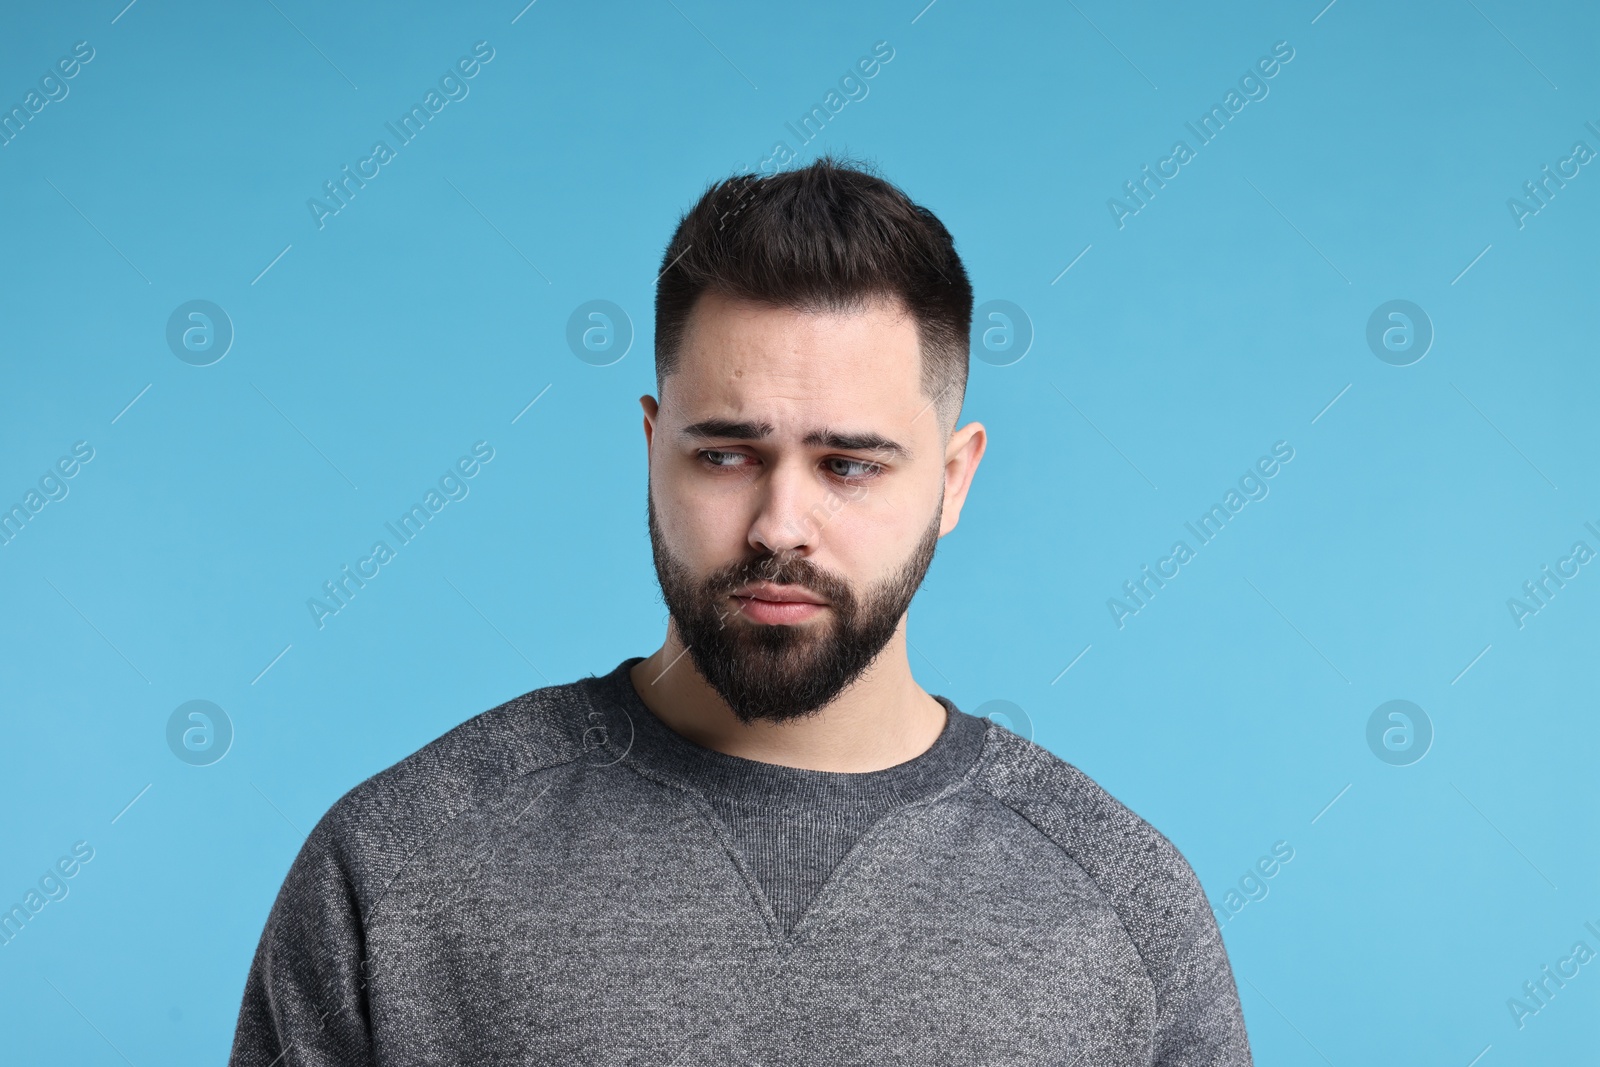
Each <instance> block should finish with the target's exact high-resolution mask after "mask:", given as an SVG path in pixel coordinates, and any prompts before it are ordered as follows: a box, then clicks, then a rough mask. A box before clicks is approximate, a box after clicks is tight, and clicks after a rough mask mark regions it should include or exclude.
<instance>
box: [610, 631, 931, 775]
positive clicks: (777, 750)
mask: <svg viewBox="0 0 1600 1067" xmlns="http://www.w3.org/2000/svg"><path fill="white" fill-rule="evenodd" d="M630 676H631V677H632V680H633V687H634V689H636V690H637V691H638V693H639V698H640V699H641V700H642V701H644V705H645V707H647V708H649V709H650V710H651V711H652V712H654V713H655V716H656V718H658V719H660V720H661V721H662V722H664V723H665V724H666V725H667V726H668V727H670V728H671V729H672V730H673V731H674V732H675V733H677V734H679V735H681V736H683V737H686V738H688V739H689V740H690V741H693V742H694V743H695V744H697V745H700V746H702V747H704V748H709V749H714V750H716V751H718V752H723V753H726V754H728V755H730V756H740V757H742V758H744V759H750V760H757V761H759V762H762V763H776V764H780V765H782V766H785V767H796V768H800V769H804V770H814V771H843V772H848V773H860V772H864V771H878V770H883V769H884V768H886V767H893V766H895V765H897V764H900V763H904V762H906V761H907V760H910V759H915V758H916V757H917V756H920V755H921V754H922V753H924V752H926V751H927V750H928V749H929V748H931V747H932V746H933V743H934V741H936V740H937V739H938V737H939V734H940V733H941V732H942V731H943V730H944V727H945V717H946V712H945V709H944V706H943V705H942V704H940V703H939V702H938V701H937V700H934V699H933V697H931V696H929V695H928V693H927V692H926V691H925V690H924V689H923V688H922V687H921V686H919V685H918V684H917V683H916V680H915V679H913V678H912V677H911V664H910V662H909V661H908V660H907V658H906V635H905V619H904V618H902V619H901V620H900V627H899V628H898V629H897V630H896V631H895V634H894V637H892V638H891V639H890V640H889V643H888V644H887V645H885V646H884V648H883V651H882V652H881V653H880V654H879V655H878V657H877V659H876V660H874V661H873V663H872V666H870V667H868V668H867V670H866V671H864V672H863V673H862V674H861V676H860V677H859V678H857V679H856V681H855V682H854V683H853V684H852V685H850V686H849V687H848V688H846V689H845V691H844V692H842V693H840V694H839V695H838V696H837V697H835V698H834V700H833V701H832V703H829V704H826V705H824V706H823V707H822V708H820V709H818V710H817V711H816V712H814V713H812V714H810V715H806V716H802V717H801V718H798V719H791V720H789V721H787V722H767V721H763V720H759V719H758V720H756V721H755V722H752V723H750V724H748V725H746V724H745V723H744V722H742V721H741V720H740V719H739V717H738V716H737V715H735V714H734V713H733V709H731V708H729V707H728V705H727V702H726V701H724V700H723V699H722V697H721V696H720V695H719V694H718V693H717V691H716V690H714V689H712V688H711V686H710V685H709V684H708V683H707V682H706V680H705V679H704V678H702V677H701V676H700V672H699V671H697V670H696V669H695V667H694V661H693V660H692V659H691V658H690V657H689V655H688V654H687V652H686V650H685V649H684V646H683V644H682V642H681V640H680V639H679V637H678V633H677V628H676V627H674V626H672V625H671V624H670V623H669V625H668V627H667V637H666V640H665V641H664V642H663V643H662V645H661V647H660V648H659V649H657V650H656V651H655V652H654V653H653V654H651V655H650V656H647V657H646V658H645V659H643V660H641V661H640V662H638V663H636V664H634V665H633V668H632V670H631V671H630Z"/></svg>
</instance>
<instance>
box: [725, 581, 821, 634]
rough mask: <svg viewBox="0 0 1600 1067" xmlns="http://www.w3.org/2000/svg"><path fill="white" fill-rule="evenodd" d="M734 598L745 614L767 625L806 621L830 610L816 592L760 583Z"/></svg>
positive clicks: (799, 587) (736, 594)
mask: <svg viewBox="0 0 1600 1067" xmlns="http://www.w3.org/2000/svg"><path fill="white" fill-rule="evenodd" d="M732 596H733V599H734V600H735V601H737V602H738V605H739V611H740V613H741V614H742V615H744V616H745V617H746V618H748V619H751V620H752V621H754V622H760V623H767V624H785V623H796V622H803V621H805V620H806V619H810V618H812V617H814V616H817V615H820V614H822V612H824V611H826V610H827V607H828V606H827V604H825V603H824V602H823V601H822V599H821V598H820V597H818V596H817V595H816V594H815V593H812V592H811V591H810V590H808V589H805V588H803V587H801V586H797V585H774V584H772V583H770V582H761V583H757V584H754V585H747V586H745V587H744V588H743V589H740V590H739V591H738V592H736V593H734V594H732Z"/></svg>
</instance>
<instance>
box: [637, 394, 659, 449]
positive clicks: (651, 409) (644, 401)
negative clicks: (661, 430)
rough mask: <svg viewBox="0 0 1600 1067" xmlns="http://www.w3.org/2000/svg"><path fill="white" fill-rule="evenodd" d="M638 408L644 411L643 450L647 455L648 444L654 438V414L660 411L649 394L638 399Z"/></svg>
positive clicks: (654, 399)
mask: <svg viewBox="0 0 1600 1067" xmlns="http://www.w3.org/2000/svg"><path fill="white" fill-rule="evenodd" d="M639 406H640V407H641V408H643V409H644V450H645V452H646V454H648V453H649V451H650V442H651V440H653V439H654V437H655V431H656V412H657V411H659V410H660V407H659V405H657V404H656V398H655V397H653V396H651V395H650V394H649V393H646V394H645V395H644V396H641V397H640V398H639Z"/></svg>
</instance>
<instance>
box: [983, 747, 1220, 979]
mask: <svg viewBox="0 0 1600 1067" xmlns="http://www.w3.org/2000/svg"><path fill="white" fill-rule="evenodd" d="M990 745H991V746H992V749H991V751H990V752H989V753H987V754H986V758H985V759H984V761H983V765H982V767H981V769H980V771H979V773H978V774H977V775H976V776H975V778H974V780H973V783H972V784H973V785H974V787H976V788H978V789H980V790H982V791H984V792H986V793H988V794H989V795H990V796H992V797H993V798H994V799H995V800H996V801H998V802H999V803H1000V804H1002V805H1004V806H1005V807H1007V808H1010V809H1011V810H1012V811H1013V812H1015V813H1016V814H1017V815H1018V816H1020V817H1021V818H1023V819H1025V820H1026V821H1027V822H1028V823H1030V824H1031V825H1033V827H1034V828H1035V829H1037V830H1038V831H1039V833H1040V834H1041V835H1043V836H1044V837H1045V838H1047V839H1048V840H1049V841H1050V842H1052V843H1053V844H1054V845H1055V846H1056V847H1057V848H1059V849H1061V850H1062V851H1063V852H1065V853H1066V854H1067V855H1068V856H1070V857H1071V859H1072V860H1073V862H1075V863H1076V864H1077V865H1078V866H1079V867H1081V868H1083V870H1084V871H1085V873H1087V874H1088V875H1089V877H1090V878H1091V879H1093V881H1094V882H1095V884H1096V885H1097V886H1098V887H1099V889H1100V891H1101V892H1102V893H1103V894H1104V895H1105V897H1106V901H1107V903H1108V904H1109V905H1110V906H1111V907H1112V908H1114V909H1115V910H1116V912H1117V915H1118V918H1119V919H1120V920H1121V922H1122V925H1123V927H1124V928H1125V929H1126V930H1127V932H1128V935H1129V937H1130V938H1131V939H1132V940H1133V941H1134V943H1135V944H1136V945H1137V946H1138V947H1139V950H1140V953H1141V954H1142V955H1144V956H1145V958H1146V961H1147V962H1151V955H1152V953H1154V954H1156V955H1159V954H1160V952H1159V947H1158V943H1159V942H1160V941H1161V939H1162V938H1163V935H1165V934H1170V933H1171V932H1172V931H1173V929H1174V928H1176V927H1182V926H1185V925H1187V924H1189V923H1191V922H1194V921H1196V920H1199V919H1201V917H1202V916H1204V917H1206V918H1209V916H1210V911H1211V907H1210V904H1209V903H1208V902H1207V900H1206V897H1205V893H1204V890H1203V889H1202V888H1201V886H1200V882H1199V879H1198V878H1196V877H1195V874H1194V871H1193V869H1192V868H1191V867H1190V865H1189V863H1188V861H1187V860H1186V859H1185V858H1184V856H1183V854H1182V853H1181V852H1180V851H1179V850H1178V848H1177V846H1176V845H1174V844H1173V843H1172V842H1171V841H1170V840H1168V838H1167V837H1166V836H1165V835H1164V834H1162V833H1161V832H1160V831H1159V830H1157V829H1156V828H1155V827H1154V826H1152V825H1150V823H1148V822H1146V821H1145V820H1144V819H1142V818H1140V817H1139V816H1138V815H1137V814H1135V813H1134V812H1133V811H1131V810H1130V809H1129V808H1128V807H1127V806H1126V805H1124V804H1123V803H1121V802H1120V801H1119V800H1117V799H1116V798H1115V797H1113V796H1112V795H1111V794H1110V793H1108V792H1106V790H1105V789H1103V788H1102V787H1101V786H1100V785H1099V784H1098V783H1096V782H1095V781H1094V780H1093V779H1092V778H1090V777H1089V776H1088V775H1087V774H1085V773H1084V772H1083V771H1081V770H1079V769H1078V768H1077V767H1075V766H1073V765H1072V764H1070V763H1068V762H1067V761H1066V760H1064V759H1062V758H1060V757H1059V756H1057V755H1055V754H1054V753H1052V752H1050V751H1049V750H1048V749H1046V748H1044V747H1043V746H1041V745H1039V744H1036V743H1035V742H1033V741H1030V740H1028V739H1027V738H1024V737H1020V736H1018V735H1017V734H1015V733H1012V732H1011V731H1010V730H1008V729H1005V728H1003V727H999V726H997V727H996V728H995V729H993V730H992V731H991V732H990Z"/></svg>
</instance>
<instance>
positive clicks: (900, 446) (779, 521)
mask: <svg viewBox="0 0 1600 1067" xmlns="http://www.w3.org/2000/svg"><path fill="white" fill-rule="evenodd" d="M921 374H922V363H921V356H920V351H919V342H918V337H917V330H916V324H915V321H914V320H913V319H912V318H911V317H910V316H909V315H906V314H903V313H902V312H901V309H900V307H899V305H898V304H891V303H888V302H880V303H878V304H875V305H871V306H869V307H868V308H866V309H865V310H862V311H855V312H801V311H793V310H787V309H781V308H772V307H767V306H764V305H758V304H751V303H747V302H743V301H735V300H732V299H730V298H727V297H723V296H720V295H715V294H707V295H705V296H703V297H702V298H701V299H700V300H699V302H698V303H697V304H696V305H695V309H694V313H693V315H692V316H691V319H690V322H689V324H688V329H687V330H686V331H685V335H684V342H683V346H682V351H681V352H680V358H679V365H678V369H677V370H676V371H675V372H674V373H673V374H672V376H671V377H669V378H668V379H667V380H666V381H665V382H664V383H662V402H661V405H660V407H659V408H657V407H656V405H655V404H654V402H653V401H651V400H650V398H648V397H645V398H643V403H644V407H645V427H646V434H647V437H648V438H649V443H650V493H649V501H648V508H647V511H648V518H649V527H650V541H651V548H652V553H653V556H654V559H655V567H656V576H657V578H658V580H659V581H660V583H661V589H662V595H663V598H664V599H665V600H666V603H667V608H668V610H669V612H670V613H671V616H672V620H673V623H674V625H675V627H676V629H677V632H678V636H679V638H680V639H681V640H682V641H683V643H684V644H685V645H686V646H687V648H688V652H689V656H690V658H691V659H692V660H693V662H694V665H695V666H696V667H697V668H698V669H699V672H700V674H701V676H702V677H703V678H704V679H705V680H706V682H707V683H709V684H710V685H711V687H712V688H713V689H715V690H716V691H717V692H718V693H719V694H720V695H721V696H722V698H723V700H724V701H726V702H727V704H728V706H729V707H730V708H731V709H732V710H733V712H734V713H735V714H736V715H738V716H739V717H740V718H741V719H742V720H744V721H745V722H750V721H753V720H756V719H766V720H771V721H784V720H787V719H793V718H797V717H799V716H803V715H806V714H809V713H811V712H814V711H816V710H818V709H819V708H821V707H823V706H824V705H826V704H828V703H829V702H830V701H832V700H833V699H834V698H835V697H836V696H837V695H838V694H839V693H841V692H842V691H843V690H844V689H845V688H846V687H848V686H849V685H850V684H851V683H852V682H854V681H855V680H856V679H857V678H858V677H859V676H860V675H861V674H862V673H863V672H864V671H865V670H866V669H867V668H868V667H870V666H871V664H872V662H873V660H874V659H875V658H876V657H877V655H878V654H879V652H881V651H882V650H883V648H884V647H885V646H886V645H887V644H888V642H889V641H890V640H891V639H892V638H894V636H895V634H896V633H897V631H898V630H899V628H900V626H901V623H902V621H903V618H904V615H905V612H906V609H907V607H908V606H909V605H910V603H911V598H912V596H913V595H914V594H915V593H916V591H917V588H918V586H920V585H921V583H922V579H923V576H924V575H925V574H926V573H927V569H928V565H929V563H930V562H931V561H932V559H933V553H934V547H935V545H936V544H937V542H938V539H939V537H940V536H941V535H942V534H943V533H944V532H946V531H947V530H948V529H949V528H950V527H952V526H954V525H955V515H954V514H951V515H950V517H949V520H948V523H947V522H946V521H945V512H946V509H945V508H944V506H943V505H944V499H945V491H946V481H947V479H946V474H947V470H946V468H947V456H946V446H945V440H944V436H943V433H942V428H941V426H940V425H939V414H938V412H937V411H936V410H935V408H934V405H933V403H932V401H931V400H930V398H928V397H927V396H924V395H923V392H922V386H921ZM979 429H980V432H981V428H979ZM978 450H979V451H980V452H981V441H980V445H979V449H978ZM974 459H975V457H974ZM957 481H958V482H960V483H961V485H960V488H961V489H962V491H963V494H964V489H965V480H964V479H959V478H958V479H957ZM954 511H955V512H959V502H957V503H956V505H955V508H954ZM785 598H789V599H791V600H792V598H804V599H805V600H806V601H808V602H807V603H794V602H789V603H783V602H779V601H781V600H782V599H785Z"/></svg>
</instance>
